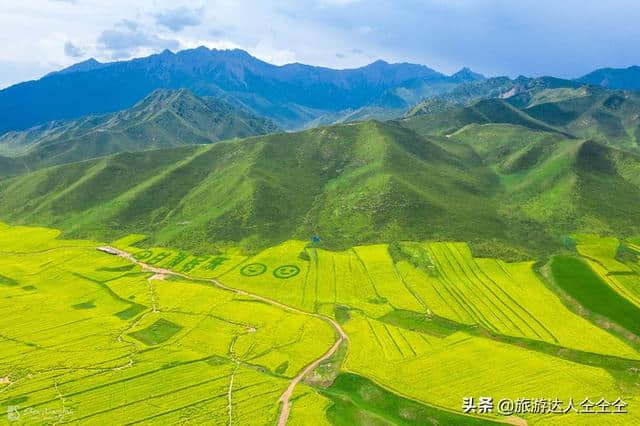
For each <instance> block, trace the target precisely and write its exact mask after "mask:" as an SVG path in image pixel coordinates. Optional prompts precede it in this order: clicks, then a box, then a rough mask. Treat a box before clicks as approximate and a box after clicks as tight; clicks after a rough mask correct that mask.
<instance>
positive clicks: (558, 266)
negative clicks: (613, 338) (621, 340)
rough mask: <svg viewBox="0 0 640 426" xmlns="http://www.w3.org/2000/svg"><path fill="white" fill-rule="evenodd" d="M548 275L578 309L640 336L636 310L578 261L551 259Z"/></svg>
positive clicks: (566, 258) (584, 264)
mask: <svg viewBox="0 0 640 426" xmlns="http://www.w3.org/2000/svg"><path fill="white" fill-rule="evenodd" d="M551 273H552V275H553V279H554V281H555V283H556V284H557V285H558V286H559V287H560V288H562V289H563V290H564V291H566V292H567V293H568V294H569V295H570V296H571V297H573V298H574V299H575V300H577V301H578V302H579V303H580V304H581V305H582V306H584V307H585V308H587V309H589V310H590V311H591V312H593V313H596V314H599V315H602V316H604V317H607V318H609V319H610V320H611V321H613V322H615V323H617V324H619V325H621V326H622V327H624V328H626V329H627V330H629V331H631V332H632V333H634V334H636V335H637V336H640V310H639V309H638V308H637V307H636V306H634V305H633V304H632V303H631V302H630V301H628V300H627V299H625V298H624V297H622V296H621V295H619V294H618V293H616V292H615V291H614V290H613V289H612V288H611V287H609V286H608V285H607V284H606V283H605V282H604V281H602V279H600V277H598V275H596V273H595V272H593V270H591V268H589V266H588V265H587V264H586V263H584V262H583V261H582V260H580V259H577V258H575V257H571V256H555V257H554V258H553V259H552V261H551ZM586 337H587V338H588V336H586Z"/></svg>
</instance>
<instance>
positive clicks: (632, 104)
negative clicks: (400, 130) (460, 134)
mask: <svg viewBox="0 0 640 426" xmlns="http://www.w3.org/2000/svg"><path fill="white" fill-rule="evenodd" d="M487 82H488V81H486V82H481V83H480V85H483V84H487ZM536 82H537V83H536ZM565 86H566V85H565V84H564V81H562V80H555V79H538V80H536V81H535V82H534V81H531V82H529V83H528V85H527V86H526V87H528V88H526V89H525V86H517V87H516V86H513V87H512V88H511V89H510V90H509V91H507V92H495V93H491V94H487V96H488V98H481V99H480V100H477V101H475V102H472V103H471V104H468V105H466V104H464V103H460V102H454V101H451V100H447V96H446V95H443V96H440V97H436V98H431V99H427V100H425V101H423V102H421V103H419V104H417V105H415V106H414V107H413V108H411V109H410V110H409V111H408V112H407V113H406V114H405V115H404V117H403V118H402V120H401V123H402V124H403V125H405V126H407V127H409V128H411V129H414V130H415V131H417V132H419V133H421V134H439V135H442V134H450V133H453V132H455V131H456V130H458V129H461V128H462V127H464V126H466V125H468V124H490V123H503V124H518V125H521V126H524V127H528V128H531V129H535V130H543V131H551V132H557V133H560V134H563V135H565V136H568V137H574V138H588V139H592V140H594V141H597V142H600V143H603V144H607V145H611V146H615V147H618V148H623V149H626V150H629V151H634V152H640V95H639V94H637V93H635V92H628V91H620V90H608V89H604V88H601V87H593V86H575V85H574V87H565ZM460 88H462V86H460V87H459V88H457V89H456V90H459V89H460ZM502 89H503V90H504V89H506V88H505V87H503V88H502Z"/></svg>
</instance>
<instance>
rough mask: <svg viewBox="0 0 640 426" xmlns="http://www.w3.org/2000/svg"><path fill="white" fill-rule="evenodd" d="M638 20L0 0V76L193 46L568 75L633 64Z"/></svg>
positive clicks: (390, 5) (232, 0) (627, 2)
mask: <svg viewBox="0 0 640 426" xmlns="http://www.w3.org/2000/svg"><path fill="white" fill-rule="evenodd" d="M577 10H579V11H580V13H577V12H576V11H577ZM639 21H640V6H639V5H638V3H637V1H636V0H612V2H609V3H606V4H605V3H603V2H601V1H597V0H566V1H565V2H557V1H552V0H537V1H535V0H521V1H519V2H513V1H511V0H486V1H483V2H474V1H470V0H394V1H392V0H367V1H362V0H298V1H297V2H292V1H290V0H243V1H238V0H210V1H206V2H205V1H204V0H183V1H181V0H136V1H131V0H110V1H108V2H105V1H103V0H78V1H75V2H74V1H64V0H56V1H45V0H20V1H19V2H14V1H8V0H6V1H2V2H0V28H2V31H0V46H2V49H0V64H2V65H1V66H2V67H3V68H4V69H0V78H1V79H2V81H3V82H4V84H8V83H7V82H10V83H11V82H17V81H21V80H24V79H27V78H32V77H34V76H35V75H38V73H40V74H42V73H45V72H48V71H53V70H55V69H60V68H62V67H65V66H68V65H70V64H71V63H73V62H77V60H78V58H79V57H80V56H75V55H76V54H80V53H84V56H83V57H90V56H93V57H95V58H96V59H98V60H102V61H104V60H111V59H112V58H114V57H118V58H128V57H132V56H140V55H146V54H148V53H153V52H158V51H161V50H163V49H164V48H167V47H168V48H173V49H175V48H178V47H195V46H197V45H199V44H204V45H206V46H208V47H216V48H224V47H237V48H242V49H245V50H247V51H249V52H250V53H252V54H254V55H256V56H258V57H260V58H261V59H265V60H269V61H273V62H275V63H278V64H282V63H286V62H294V61H297V62H304V63H311V64H317V65H323V66H333V67H339V68H344V67H354V66H359V65H364V64H365V63H367V62H371V61H373V60H375V59H379V58H381V59H385V60H387V61H389V62H394V61H409V62H417V63H423V64H426V65H428V66H431V67H433V68H436V69H438V70H441V71H444V72H453V71H455V70H457V69H459V68H460V67H462V66H464V65H467V66H470V67H471V68H473V69H474V70H476V71H480V72H483V73H487V74H505V73H507V74H511V75H515V74H520V73H524V74H529V75H531V74H540V73H545V72H546V73H550V74H556V75H560V76H576V75H578V74H581V73H583V72H586V71H589V70H590V69H593V68H595V67H597V66H604V65H608V66H627V65H631V64H632V63H633V62H640V58H639V57H638V56H637V46H638V45H640V31H639V30H638V29H637V22H639ZM67 43H71V44H72V45H73V46H74V47H76V48H78V49H75V50H74V49H72V48H71V46H69V45H67ZM6 64H13V65H6ZM16 64H19V65H16Z"/></svg>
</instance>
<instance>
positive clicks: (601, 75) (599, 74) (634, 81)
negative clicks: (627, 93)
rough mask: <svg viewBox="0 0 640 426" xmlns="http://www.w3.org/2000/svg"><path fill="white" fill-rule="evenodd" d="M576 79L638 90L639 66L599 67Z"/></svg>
mask: <svg viewBox="0 0 640 426" xmlns="http://www.w3.org/2000/svg"><path fill="white" fill-rule="evenodd" d="M576 80H577V81H579V82H581V83H586V84H592V85H594V86H603V87H606V88H609V89H623V90H634V91H640V66H637V65H636V66H631V67H629V68H601V69H599V70H595V71H593V72H591V73H589V74H587V75H585V76H582V77H580V78H578V79H576Z"/></svg>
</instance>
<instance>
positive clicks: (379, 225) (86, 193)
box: [0, 121, 640, 258]
mask: <svg viewBox="0 0 640 426" xmlns="http://www.w3.org/2000/svg"><path fill="white" fill-rule="evenodd" d="M638 176H640V159H639V158H638V157H637V156H635V155H633V154H630V153H627V152H624V151H621V150H617V149H613V148H611V147H606V146H604V145H601V144H598V143H595V142H591V141H587V142H585V141H584V140H578V139H570V138H566V137H564V136H562V135H559V134H557V133H549V132H544V131H540V130H532V129H528V128H526V127H523V126H519V125H512V124H509V125H506V124H499V125H496V124H488V125H469V126H466V127H464V128H463V129H462V130H460V131H458V132H455V133H454V134H452V135H451V136H450V137H448V138H444V137H437V136H430V137H423V136H420V135H418V134H417V133H415V132H413V131H411V130H408V129H406V128H404V127H402V126H400V125H398V124H397V123H393V122H390V123H379V122H374V121H370V122H362V123H356V124H344V125H337V126H331V127H326V128H318V129H313V130H308V131H304V132H300V133H283V134H275V135H268V136H262V137H256V138H250V139H245V140H236V141H225V142H220V143H216V144H212V145H210V146H189V147H180V148H171V149H164V150H154V151H145V152H139V153H123V154H118V155H115V156H110V157H104V158H100V159H95V160H90V161H84V162H79V163H73V164H69V165H64V166H56V167H53V168H47V169H43V170H40V171H36V172H33V173H29V174H26V175H23V176H19V177H15V178H11V179H8V180H4V181H1V182H0V218H2V219H3V220H9V221H11V222H17V223H31V224H42V225H50V226H56V227H60V228H62V229H64V230H65V231H67V233H68V234H70V235H74V236H101V237H103V238H108V237H116V236H119V235H124V234H127V233H130V232H142V233H147V234H151V235H153V238H154V242H155V243H159V244H168V245H174V246H178V247H183V248H189V249H195V250H205V249H206V250H210V249H213V248H215V246H216V245H219V244H221V242H224V241H228V242H233V244H238V243H239V244H240V245H241V246H243V247H245V248H246V249H248V250H250V251H251V250H256V249H258V248H262V247H266V246H269V245H273V244H274V243H276V242H280V241H283V240H286V239H289V238H301V239H307V238H309V237H310V236H311V235H319V236H320V237H321V238H322V241H323V244H326V245H327V247H334V248H336V247H349V246H352V245H354V244H360V243H365V242H379V241H394V240H405V239H406V240H424V239H445V240H451V239H454V240H464V241H471V242H472V243H473V244H474V246H475V247H476V249H477V250H480V251H479V253H484V254H486V255H488V254H498V252H499V254H501V255H503V256H506V257H511V258H513V257H520V258H523V257H528V256H531V255H532V254H540V253H545V252H546V251H548V250H554V249H556V248H557V247H558V246H559V244H560V242H561V240H562V235H565V234H566V233H569V232H576V231H582V232H593V231H595V232H600V231H607V232H608V233H612V234H633V233H638V231H639V230H640V180H639V179H638ZM480 241H485V243H484V244H481V243H479V242H480ZM486 241H489V243H486ZM491 241H493V243H492V242H491ZM522 253H524V255H521V254H522Z"/></svg>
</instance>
